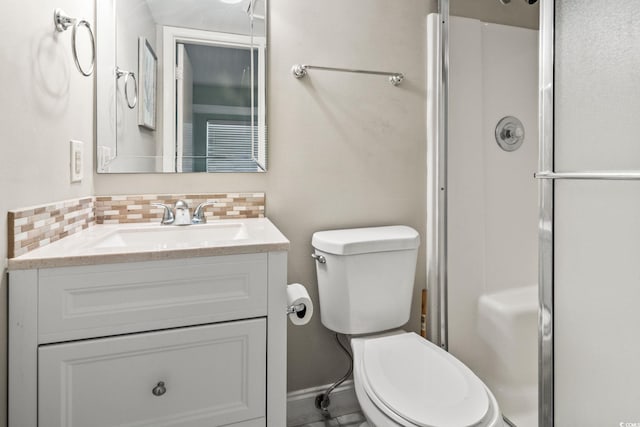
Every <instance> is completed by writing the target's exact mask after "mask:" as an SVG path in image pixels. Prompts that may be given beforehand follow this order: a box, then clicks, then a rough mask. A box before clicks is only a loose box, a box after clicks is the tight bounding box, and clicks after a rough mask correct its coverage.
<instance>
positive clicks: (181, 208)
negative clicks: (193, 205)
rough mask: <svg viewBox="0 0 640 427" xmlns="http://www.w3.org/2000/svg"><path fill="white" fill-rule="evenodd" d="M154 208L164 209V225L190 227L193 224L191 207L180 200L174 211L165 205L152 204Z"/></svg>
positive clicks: (162, 222)
mask: <svg viewBox="0 0 640 427" xmlns="http://www.w3.org/2000/svg"><path fill="white" fill-rule="evenodd" d="M151 205H152V206H158V207H161V208H164V214H163V215H162V221H160V223H161V224H163V225H169V224H173V225H189V224H191V212H189V205H188V204H187V202H185V201H184V200H178V201H177V202H176V206H175V208H174V210H172V209H171V207H170V206H169V205H165V204H164V203H151Z"/></svg>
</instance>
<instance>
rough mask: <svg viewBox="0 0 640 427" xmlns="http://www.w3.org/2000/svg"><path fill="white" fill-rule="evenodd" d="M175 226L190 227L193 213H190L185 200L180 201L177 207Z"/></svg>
mask: <svg viewBox="0 0 640 427" xmlns="http://www.w3.org/2000/svg"><path fill="white" fill-rule="evenodd" d="M174 224H175V225H189V224H191V212H190V211H189V204H188V203H187V202H185V201H184V200H178V201H177V202H176V206H175V222H174Z"/></svg>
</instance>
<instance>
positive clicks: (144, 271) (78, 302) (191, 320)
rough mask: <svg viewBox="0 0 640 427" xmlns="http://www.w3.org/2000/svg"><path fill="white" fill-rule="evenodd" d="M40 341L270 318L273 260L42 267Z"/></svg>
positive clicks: (254, 257)
mask: <svg viewBox="0 0 640 427" xmlns="http://www.w3.org/2000/svg"><path fill="white" fill-rule="evenodd" d="M39 275H40V277H39V285H38V303H39V318H38V336H39V342H40V343H53V342H61V341H70V340H75V339H82V338H93V337H99V336H107V335H116V334H122V333H130V332H139V331H147V330H152V329H164V328H169V327H176V326H186V325H193V324H205V323H213V322H219V321H225V320H234V319H246V318H249V317H259V316H265V315H266V311H267V255H266V254H247V255H233V256H218V257H206V258H191V259H181V260H171V261H152V262H140V263H125V264H110V265H96V266H87V267H73V268H57V269H43V270H40V272H39Z"/></svg>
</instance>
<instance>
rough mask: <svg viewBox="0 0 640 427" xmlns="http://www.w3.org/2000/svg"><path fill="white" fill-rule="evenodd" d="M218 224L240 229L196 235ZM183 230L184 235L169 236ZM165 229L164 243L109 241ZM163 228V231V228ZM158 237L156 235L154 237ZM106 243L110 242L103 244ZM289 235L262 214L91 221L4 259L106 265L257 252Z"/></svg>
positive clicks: (15, 263)
mask: <svg viewBox="0 0 640 427" xmlns="http://www.w3.org/2000/svg"><path fill="white" fill-rule="evenodd" d="M217 226H221V229H222V228H224V229H229V228H233V227H236V228H238V229H241V230H242V233H241V235H240V236H239V237H234V238H229V239H226V238H222V239H206V238H202V237H198V236H199V235H201V234H202V235H203V234H205V233H206V232H207V230H211V229H214V228H215V227H217ZM183 231H184V232H185V236H187V235H189V236H190V237H189V238H186V239H180V241H175V240H172V239H171V237H170V236H177V235H179V234H178V233H182V232H183ZM148 232H150V235H151V234H152V233H158V232H160V233H159V234H157V235H162V234H166V236H167V238H168V240H167V241H166V242H158V241H146V240H144V239H143V241H142V242H140V243H137V244H134V245H128V246H127V244H124V243H123V244H122V245H118V244H114V243H113V242H116V241H118V240H119V236H125V235H127V234H128V235H133V234H137V235H141V236H144V235H145V234H146V233H148ZM164 232H166V233H164ZM156 240H157V239H156ZM105 242H111V243H110V244H106V243H105ZM288 249H289V240H287V238H286V237H285V236H284V235H283V234H282V233H281V232H280V230H278V229H277V228H276V226H275V225H273V223H272V222H271V221H269V220H268V219H267V218H255V219H237V220H231V219H225V220H212V221H209V222H208V223H207V224H204V225H187V226H175V225H159V224H157V223H145V224H109V225H95V226H93V227H89V228H88V229H86V230H84V231H81V232H80V233H77V234H74V235H72V236H69V237H65V238H64V239H61V240H58V241H57V242H54V243H51V244H49V245H47V246H44V247H42V248H39V249H36V250H34V251H31V252H29V253H26V254H24V255H21V256H19V257H16V258H11V259H9V271H11V270H27V269H35V268H55V267H68V266H75V265H92V264H110V263H119V262H138V261H153V260H163V259H176V258H189V257H202V256H215V255H234V254H245V253H256V252H271V251H287V250H288Z"/></svg>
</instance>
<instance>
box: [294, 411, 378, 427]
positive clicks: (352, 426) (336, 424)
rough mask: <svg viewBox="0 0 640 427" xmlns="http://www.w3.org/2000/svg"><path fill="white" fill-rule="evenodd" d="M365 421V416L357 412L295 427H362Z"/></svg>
mask: <svg viewBox="0 0 640 427" xmlns="http://www.w3.org/2000/svg"><path fill="white" fill-rule="evenodd" d="M365 421H366V420H365V418H364V415H362V413H361V412H356V413H354V414H347V415H341V416H339V417H336V418H331V419H329V420H326V421H317V422H315V423H311V424H303V425H300V426H295V427H360V424H362V423H363V422H365Z"/></svg>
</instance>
